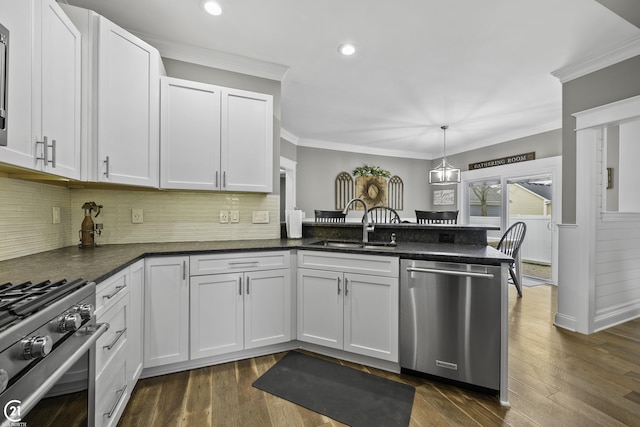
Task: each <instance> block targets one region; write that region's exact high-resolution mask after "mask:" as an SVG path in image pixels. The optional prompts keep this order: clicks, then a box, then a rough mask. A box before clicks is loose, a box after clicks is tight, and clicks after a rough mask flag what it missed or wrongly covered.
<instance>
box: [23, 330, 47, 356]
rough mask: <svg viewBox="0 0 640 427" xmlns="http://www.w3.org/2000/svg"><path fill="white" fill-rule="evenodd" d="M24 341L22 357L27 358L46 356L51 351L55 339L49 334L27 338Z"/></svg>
mask: <svg viewBox="0 0 640 427" xmlns="http://www.w3.org/2000/svg"><path fill="white" fill-rule="evenodd" d="M21 343H22V357H23V358H24V359H26V360H29V359H37V358H38V357H45V356H46V355H47V354H49V352H50V351H51V347H52V346H53V341H51V337H50V336H49V335H45V336H43V337H31V338H25V339H23V340H22V341H21Z"/></svg>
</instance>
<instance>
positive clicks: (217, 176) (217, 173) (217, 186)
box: [216, 171, 218, 188]
mask: <svg viewBox="0 0 640 427" xmlns="http://www.w3.org/2000/svg"><path fill="white" fill-rule="evenodd" d="M216 188H218V171H216Z"/></svg>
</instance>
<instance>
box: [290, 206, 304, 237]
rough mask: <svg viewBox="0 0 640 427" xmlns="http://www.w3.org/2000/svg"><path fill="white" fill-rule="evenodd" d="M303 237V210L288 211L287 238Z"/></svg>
mask: <svg viewBox="0 0 640 427" xmlns="http://www.w3.org/2000/svg"><path fill="white" fill-rule="evenodd" d="M301 237H302V211H299V210H293V211H288V214H287V238H289V239H299V238H301Z"/></svg>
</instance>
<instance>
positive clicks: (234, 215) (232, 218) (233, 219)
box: [229, 211, 240, 223]
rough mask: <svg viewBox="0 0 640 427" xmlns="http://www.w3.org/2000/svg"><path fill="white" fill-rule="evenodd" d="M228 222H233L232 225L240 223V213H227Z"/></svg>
mask: <svg viewBox="0 0 640 427" xmlns="http://www.w3.org/2000/svg"><path fill="white" fill-rule="evenodd" d="M229 222H233V223H238V222H240V212H239V211H229Z"/></svg>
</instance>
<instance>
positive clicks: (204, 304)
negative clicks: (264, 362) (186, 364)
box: [190, 273, 244, 359]
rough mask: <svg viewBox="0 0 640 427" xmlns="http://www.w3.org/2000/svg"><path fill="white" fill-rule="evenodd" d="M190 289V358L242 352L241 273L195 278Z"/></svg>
mask: <svg viewBox="0 0 640 427" xmlns="http://www.w3.org/2000/svg"><path fill="white" fill-rule="evenodd" d="M190 288H191V359H198V358H201V357H208V356H215V355H218V354H224V353H230V352H233V351H239V350H242V348H243V329H242V324H243V301H242V300H243V293H244V290H243V276H242V273H235V274H212V275H207V276H196V277H192V278H191V280H190Z"/></svg>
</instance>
